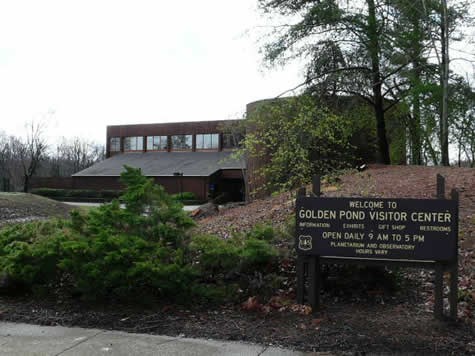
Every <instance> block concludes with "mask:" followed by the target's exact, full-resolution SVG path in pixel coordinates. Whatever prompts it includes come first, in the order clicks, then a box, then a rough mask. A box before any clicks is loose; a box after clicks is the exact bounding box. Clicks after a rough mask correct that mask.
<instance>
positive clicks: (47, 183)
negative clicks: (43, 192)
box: [30, 177, 73, 189]
mask: <svg viewBox="0 0 475 356" xmlns="http://www.w3.org/2000/svg"><path fill="white" fill-rule="evenodd" d="M72 186H73V179H72V177H32V178H31V180H30V189H35V188H53V189H72Z"/></svg>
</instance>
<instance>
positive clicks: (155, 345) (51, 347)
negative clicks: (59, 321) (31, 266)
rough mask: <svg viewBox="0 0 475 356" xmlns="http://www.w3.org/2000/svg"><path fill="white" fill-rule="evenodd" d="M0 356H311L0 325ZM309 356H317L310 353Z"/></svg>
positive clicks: (223, 344)
mask: <svg viewBox="0 0 475 356" xmlns="http://www.w3.org/2000/svg"><path fill="white" fill-rule="evenodd" d="M318 354H319V355H330V354H328V353H318ZM0 355H2V356H3V355H8V356H30V355H38V356H40V355H41V356H43V355H44V356H57V355H69V356H72V355H75V356H79V355H81V356H96V355H111V356H112V355H114V356H115V355H119V356H122V355H123V356H133V355H143V356H146V355H164V356H166V355H180V356H187V355H190V356H191V355H193V356H209V355H249V356H261V355H262V356H271V355H275V356H287V355H288V356H297V355H310V354H308V353H302V352H297V351H292V350H286V349H281V348H277V347H267V346H261V345H253V344H246V343H238V342H225V341H214V340H203V339H188V338H180V337H170V336H157V335H148V334H129V333H125V332H121V331H107V330H99V329H83V328H65V327H62V326H38V325H29V324H16V323H6V322H0ZM312 355H316V354H315V353H312Z"/></svg>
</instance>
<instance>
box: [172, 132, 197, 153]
mask: <svg viewBox="0 0 475 356" xmlns="http://www.w3.org/2000/svg"><path fill="white" fill-rule="evenodd" d="M192 143H193V138H192V135H174V136H172V148H173V149H174V150H191V145H192Z"/></svg>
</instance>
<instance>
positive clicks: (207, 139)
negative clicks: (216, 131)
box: [203, 135, 211, 149]
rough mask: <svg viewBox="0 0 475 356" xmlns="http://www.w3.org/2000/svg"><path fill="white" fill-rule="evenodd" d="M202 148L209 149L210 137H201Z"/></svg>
mask: <svg viewBox="0 0 475 356" xmlns="http://www.w3.org/2000/svg"><path fill="white" fill-rule="evenodd" d="M203 148H205V149H206V148H211V135H203Z"/></svg>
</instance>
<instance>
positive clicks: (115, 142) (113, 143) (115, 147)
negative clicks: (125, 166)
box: [110, 137, 120, 152]
mask: <svg viewBox="0 0 475 356" xmlns="http://www.w3.org/2000/svg"><path fill="white" fill-rule="evenodd" d="M110 151H111V152H120V137H111V139H110Z"/></svg>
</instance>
